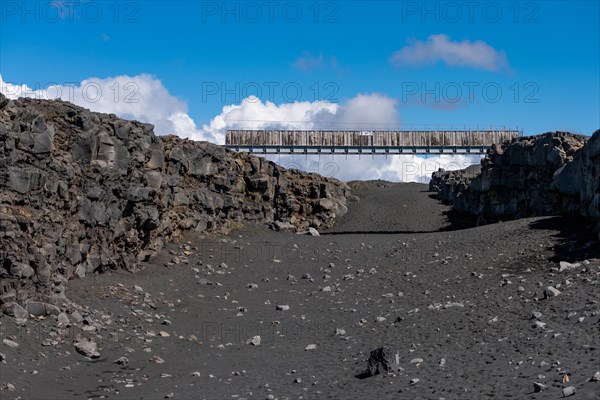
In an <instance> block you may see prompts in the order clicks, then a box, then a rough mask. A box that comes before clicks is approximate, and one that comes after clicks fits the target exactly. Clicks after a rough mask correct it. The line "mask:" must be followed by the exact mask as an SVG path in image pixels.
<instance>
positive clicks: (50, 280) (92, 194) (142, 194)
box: [0, 94, 349, 305]
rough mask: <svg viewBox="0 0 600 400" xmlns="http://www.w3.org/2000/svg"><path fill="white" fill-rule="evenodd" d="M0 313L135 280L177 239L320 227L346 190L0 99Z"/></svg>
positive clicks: (93, 119) (190, 144)
mask: <svg viewBox="0 0 600 400" xmlns="http://www.w3.org/2000/svg"><path fill="white" fill-rule="evenodd" d="M0 189H1V190H0V276H1V277H2V282H1V284H0V305H1V304H3V303H8V302H15V301H16V302H17V303H20V304H22V305H24V304H25V300H28V299H34V298H35V299H36V300H39V301H41V302H43V303H50V304H56V305H60V304H62V303H63V302H64V301H65V300H66V297H65V287H66V285H65V284H66V282H67V280H68V279H71V278H73V277H81V276H85V275H87V274H91V273H94V272H96V271H102V270H105V269H111V268H124V269H127V270H130V271H135V270H136V269H138V268H139V263H140V262H141V261H144V260H147V259H148V258H149V257H150V256H151V255H153V254H155V253H156V252H157V251H158V250H159V249H160V248H161V246H162V245H163V244H164V243H165V242H167V241H170V240H173V239H175V238H177V237H178V236H179V235H181V233H182V232H183V231H198V232H202V231H205V230H212V231H227V230H230V229H232V228H235V227H238V226H239V225H240V224H241V223H243V222H245V221H253V222H257V223H261V224H267V225H272V224H273V223H274V222H280V223H289V224H291V225H293V226H294V227H295V228H296V229H297V230H299V231H300V230H306V229H307V228H309V227H315V228H320V227H328V226H331V225H332V224H333V223H334V219H335V218H336V217H337V216H341V215H342V214H344V213H345V212H346V210H347V208H346V197H347V196H348V195H349V189H348V187H347V186H346V184H344V183H342V182H340V181H337V180H334V179H326V178H323V177H321V176H319V175H316V174H308V173H303V172H300V171H295V170H287V169H285V168H282V167H280V166H278V165H276V164H274V163H272V162H269V161H266V160H264V159H261V158H258V157H252V156H249V155H248V154H244V153H235V152H232V151H229V150H226V149H224V148H223V147H220V146H217V145H213V144H210V143H207V142H194V141H191V140H185V139H180V138H178V137H175V136H166V137H159V136H156V135H155V134H154V133H153V126H152V125H149V124H143V123H140V122H137V121H126V120H122V119H119V118H117V117H116V116H115V115H113V114H110V115H109V114H99V113H93V112H90V111H89V110H87V109H84V108H81V107H77V106H74V105H72V104H70V103H66V102H62V101H47V100H34V99H19V100H15V101H9V100H7V99H6V98H5V97H4V96H2V95H1V94H0Z"/></svg>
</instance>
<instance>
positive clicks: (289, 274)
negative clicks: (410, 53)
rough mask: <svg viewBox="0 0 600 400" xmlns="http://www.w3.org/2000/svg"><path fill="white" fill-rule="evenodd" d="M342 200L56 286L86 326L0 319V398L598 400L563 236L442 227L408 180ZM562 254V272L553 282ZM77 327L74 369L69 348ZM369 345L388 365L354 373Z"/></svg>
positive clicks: (519, 228) (551, 229)
mask: <svg viewBox="0 0 600 400" xmlns="http://www.w3.org/2000/svg"><path fill="white" fill-rule="evenodd" d="M354 192H355V193H357V194H358V195H359V197H360V198H361V200H360V202H358V203H357V204H354V205H352V206H351V207H350V211H349V213H348V214H347V215H346V216H344V217H343V218H342V219H341V220H340V221H339V223H338V224H337V225H336V227H335V228H333V229H331V230H330V231H329V232H323V233H322V235H321V236H319V237H312V236H300V235H294V234H279V233H275V232H272V231H266V230H264V229H261V228H253V227H249V228H247V229H244V230H243V231H240V232H236V233H235V234H232V235H230V236H228V237H208V238H198V237H192V236H190V237H187V238H185V240H182V241H181V242H180V243H173V244H169V245H167V246H166V247H165V250H164V251H163V252H162V254H161V255H160V256H159V257H157V258H156V259H154V260H152V262H151V263H149V264H148V265H147V266H146V269H145V270H144V271H142V272H140V273H138V274H135V275H131V274H128V273H126V272H124V271H116V272H112V273H107V274H103V275H101V276H91V277H86V278H84V279H80V280H76V281H72V282H70V284H69V290H68V292H67V294H68V296H69V297H70V298H71V299H73V300H74V301H76V302H77V303H79V304H82V305H84V306H85V307H88V308H87V309H86V310H83V311H82V312H83V315H84V316H86V318H87V322H86V321H83V322H73V327H71V328H69V329H68V332H69V336H66V337H64V338H62V339H60V336H61V333H64V332H62V331H61V330H60V329H57V328H56V320H55V318H51V317H49V318H47V319H46V320H44V321H39V322H33V323H32V322H28V324H27V326H26V328H21V329H20V330H18V329H17V328H16V327H15V326H14V323H13V322H12V320H11V319H9V318H8V317H3V318H1V319H0V322H1V324H2V333H3V336H2V339H5V338H9V337H12V338H13V339H14V341H15V342H17V343H18V344H19V347H17V348H12V347H10V346H8V345H7V344H4V343H0V352H2V353H4V354H5V356H6V364H2V365H1V368H2V370H1V371H2V374H1V381H2V384H3V385H5V386H6V384H7V383H10V384H12V385H14V388H15V390H14V391H8V390H4V391H3V392H2V399H3V400H4V399H10V398H18V397H19V396H20V398H27V399H32V398H34V399H41V398H44V399H71V398H73V399H82V398H101V397H102V396H104V398H110V399H141V398H143V399H162V398H166V397H168V398H174V399H344V400H345V399H384V398H386V399H387V398H389V399H452V400H453V399H492V398H494V399H495V398H512V399H548V398H550V399H552V398H560V397H562V396H563V392H562V391H563V389H564V388H567V387H569V386H573V387H574V388H575V389H576V393H575V395H574V396H573V398H574V399H598V398H600V396H599V393H600V382H593V381H590V378H591V377H592V376H593V375H594V374H595V373H596V372H597V371H599V370H600V350H599V349H600V321H599V317H600V303H599V301H600V284H599V278H600V260H598V259H596V258H594V257H597V249H596V248H594V247H593V246H591V247H590V246H589V244H587V243H586V242H585V240H584V239H585V238H581V237H579V236H577V235H576V232H577V230H579V231H582V229H581V226H578V225H577V224H575V225H574V226H571V225H573V222H572V221H567V220H565V219H560V218H530V219H523V220H519V221H512V222H505V223H499V224H494V225H487V226H481V227H473V228H468V229H460V230H452V229H453V227H455V226H456V225H455V222H453V221H451V220H449V214H448V211H449V210H448V207H447V206H445V205H442V204H440V203H439V202H437V201H436V200H434V199H432V198H431V197H430V196H429V193H427V192H426V186H425V185H418V184H396V185H388V184H384V183H381V182H380V183H370V184H363V186H362V188H356V189H355V191H354ZM454 218H455V217H454ZM563 258H564V259H565V260H567V259H568V261H570V262H575V261H578V262H579V263H580V265H579V266H574V267H573V266H572V265H571V264H569V265H567V264H563V272H559V268H560V264H559V261H561V260H562V259H563ZM585 259H588V260H589V261H588V262H589V263H588V262H586V263H584V262H583V261H584V260H585ZM548 287H552V288H556V289H557V290H558V291H559V292H560V294H558V295H557V296H555V297H549V298H545V292H546V291H547V288H548ZM86 312H87V314H86ZM534 312H535V313H536V314H535V315H536V317H532V314H533V313H534ZM537 313H540V314H537ZM69 317H70V319H71V320H73V319H74V318H73V316H69ZM536 322H537V323H536ZM82 327H87V328H85V329H87V331H84V332H82V329H81V328H82ZM90 327H94V328H90ZM93 330H96V332H95V334H96V335H99V336H96V337H95V339H94V341H95V342H96V343H97V344H98V352H99V353H100V357H99V358H97V359H93V360H90V359H87V358H85V357H84V356H82V355H81V354H79V353H78V352H77V351H76V350H75V347H74V346H73V344H72V342H73V338H74V337H75V335H76V334H78V333H83V334H84V335H85V336H87V337H92V338H93V337H94V332H93ZM52 331H54V332H55V333H57V332H58V340H56V342H57V343H56V344H54V345H52V344H50V345H49V346H44V345H43V343H42V342H43V341H44V340H45V339H48V338H56V336H53V334H52V333H51V332H52ZM256 336H260V344H259V345H254V344H252V343H251V342H252V340H251V341H248V340H249V339H254V340H253V342H254V343H255V344H256V343H258V339H257V338H256ZM247 341H248V342H247ZM47 343H48V342H46V344H47ZM247 343H248V344H247ZM382 346H386V347H388V348H390V349H392V350H393V351H394V352H397V353H398V356H399V366H400V367H401V369H400V370H399V371H396V372H394V373H393V374H389V375H376V376H373V377H370V378H366V379H359V377H357V376H360V374H361V373H363V372H364V371H365V369H366V367H367V359H368V358H369V354H370V352H371V351H372V350H375V349H376V348H379V347H382ZM120 357H126V359H127V362H126V363H125V362H124V360H123V359H121V364H117V363H114V361H115V360H117V359H119V358H120ZM123 364H124V365H123ZM33 371H37V373H33ZM161 374H162V375H161ZM161 376H162V377H161ZM535 382H537V383H540V384H542V385H543V387H542V386H540V388H544V389H545V390H543V391H540V392H535V391H534V383H535Z"/></svg>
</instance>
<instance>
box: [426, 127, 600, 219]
mask: <svg viewBox="0 0 600 400" xmlns="http://www.w3.org/2000/svg"><path fill="white" fill-rule="evenodd" d="M599 181H600V131H596V132H595V133H594V135H593V136H592V137H591V138H589V137H586V136H581V135H574V134H571V133H566V132H551V133H546V134H542V135H538V136H528V137H521V138H517V139H513V140H512V141H511V142H504V143H502V144H496V145H494V146H493V147H492V149H491V151H490V153H489V154H487V155H486V156H485V157H484V158H483V159H482V161H481V166H474V167H469V168H467V169H465V170H461V171H444V170H441V169H440V170H438V171H436V172H434V173H433V175H432V179H431V182H430V186H429V188H430V190H431V191H434V192H437V195H438V197H439V198H440V199H441V200H443V201H446V202H449V203H452V204H453V207H454V209H456V210H458V211H464V212H468V213H471V214H475V215H477V216H478V218H479V223H489V222H495V221H498V220H509V219H515V218H522V217H531V216H545V215H568V214H571V215H574V214H578V215H583V216H588V217H592V218H594V219H596V220H597V221H600V208H599V206H600V184H599Z"/></svg>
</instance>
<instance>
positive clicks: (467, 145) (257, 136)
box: [225, 130, 520, 155]
mask: <svg viewBox="0 0 600 400" xmlns="http://www.w3.org/2000/svg"><path fill="white" fill-rule="evenodd" d="M519 135H520V133H519V131H517V130H452V131H316V130H315V131H308V130H302V131H301V130H297V131H293V130H229V131H227V135H226V139H225V147H227V148H229V149H232V150H236V151H245V152H249V153H261V154H383V155H387V154H485V153H487V152H488V150H489V148H490V147H491V146H492V144H494V143H501V142H503V141H505V140H511V139H513V138H515V137H518V136H519Z"/></svg>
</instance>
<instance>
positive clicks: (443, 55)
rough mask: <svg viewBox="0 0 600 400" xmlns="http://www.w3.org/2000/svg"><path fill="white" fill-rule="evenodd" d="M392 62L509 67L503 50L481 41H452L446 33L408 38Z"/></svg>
mask: <svg viewBox="0 0 600 400" xmlns="http://www.w3.org/2000/svg"><path fill="white" fill-rule="evenodd" d="M391 61H392V63H393V64H394V65H397V66H401V65H412V66H419V65H428V64H435V63H437V62H439V61H442V62H444V63H445V64H446V65H449V66H451V67H473V68H478V69H484V70H488V71H495V72H497V71H502V70H506V69H507V68H508V67H509V64H508V59H507V58H506V54H505V53H504V51H498V50H496V49H494V48H493V47H492V46H490V45H489V44H487V43H486V42H484V41H481V40H476V41H474V42H471V41H469V40H466V39H465V40H463V41H460V42H459V41H452V40H451V39H450V38H449V37H448V35H445V34H438V35H431V36H429V38H427V41H426V42H423V41H420V40H415V39H413V40H411V41H409V43H408V45H407V46H405V47H403V48H401V49H400V50H398V51H396V52H395V53H394V54H393V55H392V57H391Z"/></svg>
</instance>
